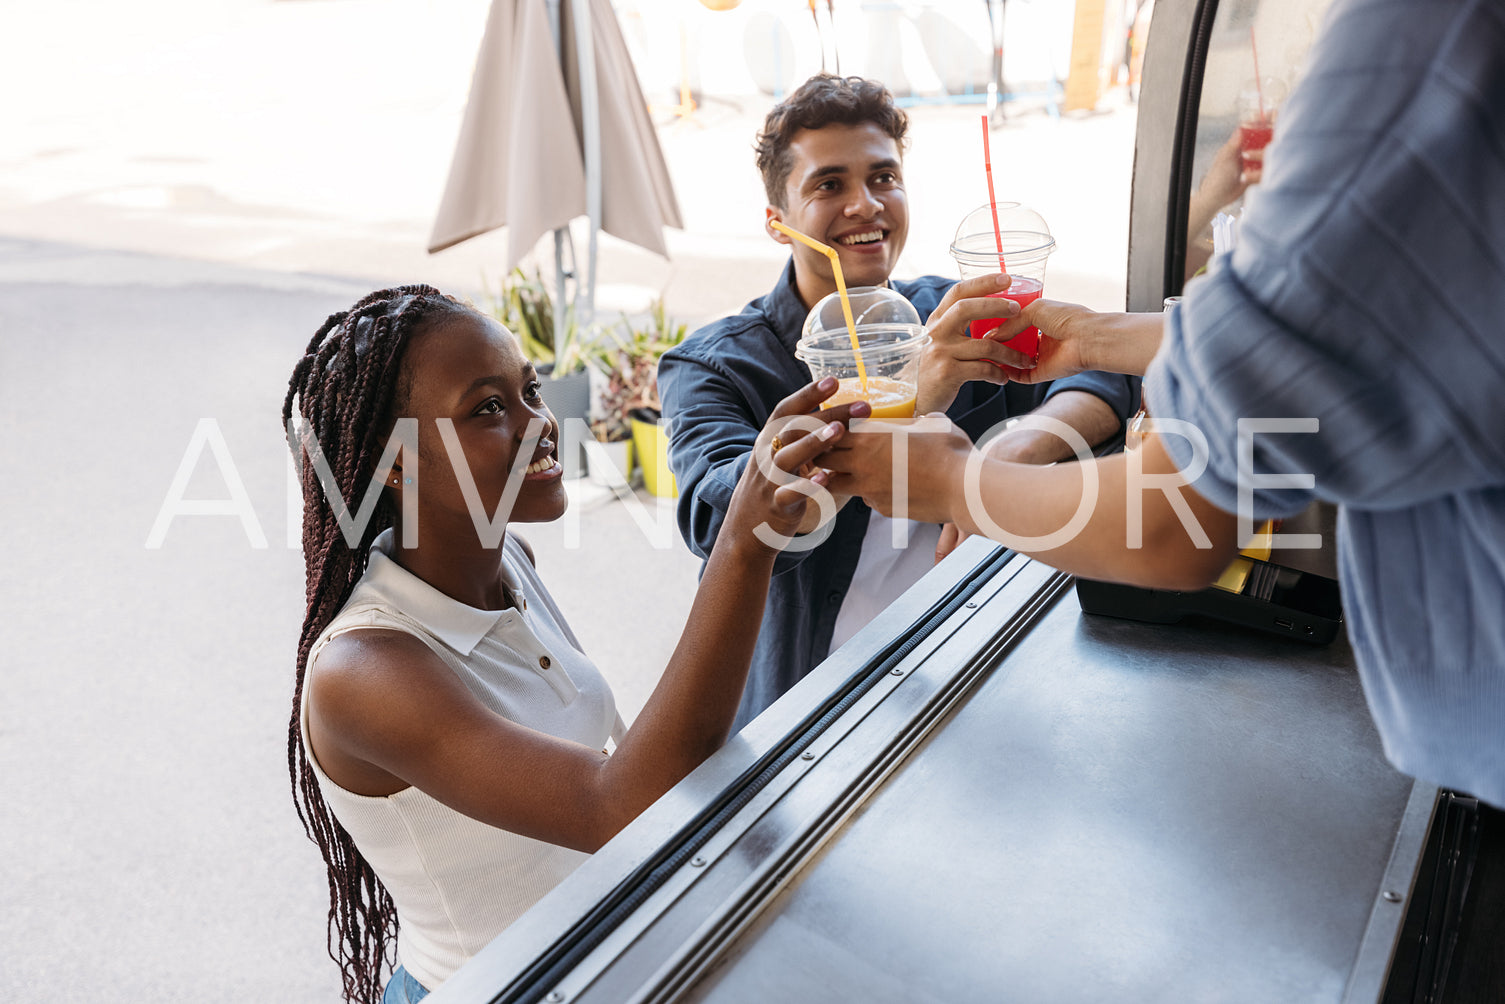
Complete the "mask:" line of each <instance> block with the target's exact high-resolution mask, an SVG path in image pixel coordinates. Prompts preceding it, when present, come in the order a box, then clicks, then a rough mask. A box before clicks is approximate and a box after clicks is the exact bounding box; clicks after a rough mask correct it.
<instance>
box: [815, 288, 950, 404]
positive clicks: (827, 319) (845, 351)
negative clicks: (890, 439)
mask: <svg viewBox="0 0 1505 1004" xmlns="http://www.w3.org/2000/svg"><path fill="white" fill-rule="evenodd" d="M847 298H848V303H849V305H850V307H851V312H852V321H853V330H850V331H849V330H848V328H847V325H846V318H845V314H844V313H843V311H842V308H841V301H840V295H839V294H838V293H832V294H831V295H829V296H827V297H825V298H824V299H822V300H821V301H820V302H818V303H817V304H816V305H815V306H814V307H812V308H811V309H810V313H809V315H807V316H806V318H805V327H804V331H803V332H802V333H801V335H800V340H799V343H798V344H797V345H796V346H795V349H794V355H795V357H796V358H797V359H800V360H802V361H803V362H804V363H805V365H807V366H809V367H810V376H811V377H812V378H813V379H815V380H822V379H824V378H826V377H828V376H832V377H835V378H836V379H837V381H838V382H839V385H838V387H837V389H836V393H835V394H833V395H832V396H831V397H829V398H827V399H826V401H825V402H824V405H823V407H827V408H830V407H834V406H835V405H838V404H850V403H852V402H853V401H866V402H868V403H869V404H870V405H872V406H873V413H872V417H873V418H912V417H914V409H915V392H916V387H917V378H918V374H919V365H920V353H921V352H922V351H923V350H924V348H925V346H926V345H927V344H929V342H930V336H929V335H928V334H926V333H925V326H924V325H923V324H921V323H920V315H919V313H918V312H917V311H916V310H915V308H914V305H913V304H911V303H910V302H909V301H908V300H906V299H904V297H902V296H900V295H899V294H898V293H896V292H894V291H893V290H891V289H887V288H885V287H882V286H856V287H854V288H852V289H848V290H847ZM854 340H855V342H856V344H855V346H854V344H853V342H854Z"/></svg>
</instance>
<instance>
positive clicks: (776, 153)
mask: <svg viewBox="0 0 1505 1004" xmlns="http://www.w3.org/2000/svg"><path fill="white" fill-rule="evenodd" d="M864 122H871V123H873V124H874V125H876V126H877V127H878V128H879V129H882V130H883V131H884V132H886V133H888V135H890V136H892V137H893V140H894V143H895V144H897V145H898V147H899V149H900V151H902V150H903V149H904V134H905V133H906V132H907V131H908V129H909V116H907V115H905V114H904V112H903V111H902V110H900V109H899V108H897V107H896V106H895V105H894V96H893V95H892V94H890V93H888V88H887V87H884V86H883V85H882V84H880V83H878V82H877V81H876V80H866V79H864V78H862V77H838V76H836V75H834V74H830V73H819V74H816V75H815V76H813V77H811V78H810V79H809V80H807V81H805V82H804V83H803V84H801V85H800V87H799V90H797V91H795V92H794V93H793V94H791V95H789V97H787V98H785V99H784V100H783V101H781V102H779V103H778V104H777V105H775V106H774V108H773V110H772V111H771V112H769V113H768V117H767V118H766V119H764V120H763V131H762V132H761V133H759V134H758V142H757V144H756V146H755V149H756V150H757V153H758V171H759V172H760V173H761V174H762V175H763V189H764V191H766V192H767V193H768V204H769V205H771V206H777V207H779V208H780V209H785V208H788V207H787V206H786V205H785V203H786V202H787V201H788V196H787V193H786V192H785V185H786V184H787V183H788V181H789V172H790V170H791V169H792V168H793V167H794V157H793V155H791V154H790V152H789V144H790V143H791V142H792V141H793V140H794V136H795V133H797V132H799V131H800V130H801V129H822V128H824V127H826V126H828V125H861V124H862V123H864Z"/></svg>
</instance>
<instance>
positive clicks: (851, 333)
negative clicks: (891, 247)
mask: <svg viewBox="0 0 1505 1004" xmlns="http://www.w3.org/2000/svg"><path fill="white" fill-rule="evenodd" d="M768 223H769V226H771V227H773V228H774V229H775V230H777V231H778V232H779V233H781V234H785V235H787V236H789V237H793V238H794V239H795V240H797V241H799V242H800V243H802V244H805V245H808V246H809V247H812V248H814V249H815V250H817V251H819V252H820V253H821V254H823V255H825V256H826V257H827V258H829V259H831V271H832V272H833V273H834V274H835V276H836V292H837V294H838V295H839V296H840V297H841V315H842V317H844V318H845V319H846V322H847V336H848V337H849V338H851V339H852V355H853V356H854V357H855V358H856V360H857V382H858V383H859V384H860V385H861V387H862V396H863V397H867V368H866V367H865V366H863V365H862V347H861V346H860V345H859V344H858V343H857V324H856V322H854V321H853V320H852V302H851V301H850V300H848V299H847V281H846V280H845V279H843V278H842V277H841V259H840V258H838V257H837V256H836V249H835V248H832V247H827V246H826V245H824V244H822V243H821V242H820V241H818V240H816V239H815V238H813V237H806V236H805V235H804V234H802V233H800V232H799V231H798V230H791V229H790V228H789V227H786V226H784V224H782V223H780V222H779V221H778V220H769V221H768Z"/></svg>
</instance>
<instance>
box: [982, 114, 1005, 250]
mask: <svg viewBox="0 0 1505 1004" xmlns="http://www.w3.org/2000/svg"><path fill="white" fill-rule="evenodd" d="M982 166H983V169H984V170H985V171H987V172H988V208H989V209H991V210H992V211H993V239H994V240H995V241H997V242H998V271H1000V272H1007V271H1008V270H1009V267H1008V264H1007V263H1006V262H1005V261H1004V260H1003V232H1002V231H1001V230H999V229H998V199H997V198H996V197H995V196H994V195H993V155H992V154H991V153H990V152H988V116H987V114H986V113H984V114H983V117H982Z"/></svg>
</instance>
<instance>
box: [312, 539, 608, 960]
mask: <svg viewBox="0 0 1505 1004" xmlns="http://www.w3.org/2000/svg"><path fill="white" fill-rule="evenodd" d="M394 540H395V538H394V536H393V531H391V530H387V531H386V532H385V533H383V534H381V535H380V536H379V537H377V539H376V542H375V543H374V545H373V546H372V548H371V560H370V564H369V565H368V566H367V568H366V572H365V574H364V575H363V576H362V578H361V580H360V582H358V583H357V584H356V587H355V591H354V592H353V593H352V594H351V597H350V600H349V601H348V602H347V603H346V604H345V606H344V607H343V608H342V609H341V610H340V612H339V614H337V615H336V616H335V619H334V620H333V621H332V622H331V623H330V625H329V627H328V628H326V629H325V630H324V633H323V634H321V635H320V636H319V638H318V639H317V640H316V641H315V642H314V646H313V648H312V649H311V650H310V652H309V657H308V664H309V667H310V669H311V668H312V667H313V665H314V661H315V660H316V659H317V658H318V655H319V652H320V650H322V649H323V647H324V645H325V644H326V643H327V642H328V641H329V640H330V639H331V638H334V637H337V636H338V635H341V634H344V633H346V632H348V631H358V630H362V629H372V628H379V629H385V630H395V631H403V632H405V633H407V634H411V635H413V636H414V637H416V638H418V639H419V640H420V641H422V642H423V643H424V644H426V645H427V646H428V647H429V648H430V649H431V650H432V651H433V652H434V653H435V654H436V655H438V656H439V658H440V659H442V660H443V661H444V663H445V664H446V665H447V666H449V667H450V669H452V670H453V671H454V672H455V675H457V676H458V677H459V678H460V679H461V680H462V681H464V683H465V685H466V686H467V687H468V688H469V689H470V691H471V693H473V694H474V695H475V696H476V697H477V698H478V699H479V700H480V701H481V702H482V703H483V704H485V705H486V706H487V707H488V708H490V709H491V710H493V711H495V712H496V713H497V714H499V715H502V716H503V717H505V718H508V719H510V720H511V721H514V722H517V723H518V724H520V725H526V726H527V727H529V728H532V729H537V730H538V731H540V732H545V733H548V734H549V735H553V736H558V737H560V738H562V739H569V740H572V741H574V742H578V743H582V744H584V745H586V746H591V747H594V748H596V749H604V748H605V746H606V741H607V739H608V738H611V739H612V740H614V741H620V739H621V737H622V734H623V732H624V731H625V728H624V726H623V725H622V720H621V719H620V718H619V717H618V715H617V711H616V702H615V700H614V699H613V698H612V693H611V688H610V687H609V686H608V685H607V683H606V681H605V680H604V679H603V678H602V676H601V674H600V672H599V671H598V670H597V669H596V667H595V665H594V664H593V663H592V662H591V661H590V659H588V658H587V657H586V656H585V654H584V653H583V652H581V651H580V646H579V642H578V641H576V639H575V636H574V634H573V632H571V631H570V629H569V625H567V624H566V623H565V621H564V617H563V616H562V615H561V614H560V612H559V609H558V607H556V606H555V605H554V601H553V599H552V597H550V596H549V594H548V591H547V590H545V589H544V586H543V582H542V580H540V579H539V577H538V573H537V572H536V571H535V570H534V568H533V565H532V563H531V562H530V561H529V560H528V558H527V555H526V554H525V553H524V552H523V550H522V548H521V546H520V545H519V544H518V543H517V540H516V539H515V538H514V537H513V536H512V535H511V534H508V535H507V537H506V540H505V543H504V544H503V550H502V553H503V559H504V562H503V563H504V572H503V581H504V582H505V583H506V585H507V588H508V589H509V590H510V591H511V593H512V595H513V598H514V600H515V602H516V604H517V605H516V607H513V608H509V609H507V610H479V609H477V608H475V607H470V606H467V605H465V604H464V603H461V602H459V601H458V600H455V599H452V598H450V597H449V596H446V595H445V594H444V593H441V592H440V591H439V590H437V589H435V588H434V587H433V586H431V585H429V584H428V583H427V582H425V581H423V580H422V579H420V578H418V577H417V576H416V575H413V574H412V573H411V572H409V571H408V570H407V569H405V568H403V567H402V566H401V565H399V564H398V563H397V562H396V561H394V560H393V559H392V558H391V557H390V553H391V551H392V550H393V542H394ZM309 689H310V688H308V687H306V686H305V688H304V691H303V695H304V696H303V707H302V709H301V722H302V725H301V727H302V730H303V743H304V748H305V749H307V750H309V762H310V763H311V764H312V766H313V770H314V775H315V777H316V778H317V780H318V783H319V789H320V791H321V792H322V793H323V795H324V801H325V802H326V803H327V804H328V806H329V809H330V811H331V812H332V813H333V814H334V817H335V818H336V819H337V820H339V822H340V825H341V826H343V827H344V828H345V830H346V831H347V832H348V833H349V834H350V836H351V838H352V839H353V840H354V841H355V845H356V847H358V848H359V849H360V852H361V854H362V855H364V856H365V858H366V860H367V861H369V862H370V863H371V867H372V868H373V869H374V870H375V872H376V874H377V876H378V877H379V878H380V879H381V881H382V885H384V886H385V887H386V888H387V891H388V892H389V893H391V895H392V900H393V903H394V904H395V905H396V908H397V917H398V923H399V929H398V936H397V955H398V960H399V961H400V962H401V964H402V965H403V966H404V967H405V968H406V969H407V970H408V972H410V973H412V974H413V977H414V978H415V979H417V980H418V982H419V983H422V984H423V985H424V986H425V987H426V988H428V989H429V990H433V989H434V988H436V987H438V986H439V985H440V984H441V983H443V982H444V981H445V980H446V979H448V978H449V977H450V976H451V975H452V974H453V973H454V972H455V970H457V969H458V968H460V966H461V965H462V964H463V963H464V962H465V961H466V960H467V959H469V958H470V957H471V956H472V955H474V954H475V953H476V952H477V951H479V950H480V949H481V948H482V947H483V946H485V944H486V943H487V942H488V941H490V940H491V939H492V938H494V937H495V936H496V935H497V934H498V933H499V932H501V931H502V929H504V928H505V927H507V926H508V925H509V924H511V923H512V922H513V921H514V920H516V919H517V918H518V917H519V916H521V915H522V914H523V912H524V911H526V910H527V909H528V907H530V906H532V905H533V904H534V903H535V902H537V901H538V900H539V899H540V898H541V897H542V896H543V895H544V894H545V893H547V892H548V891H549V890H550V889H552V888H553V887H554V886H555V885H557V884H558V883H559V882H560V881H561V880H562V879H563V878H564V877H565V876H567V875H569V874H570V872H572V871H574V870H575V868H576V867H577V866H578V865H579V864H580V863H581V862H582V861H584V860H585V859H586V858H587V857H588V855H587V854H585V853H584V852H582V851H576V850H572V849H569V848H565V847H559V846H557V845H554V844H549V843H545V842H543V841H541V840H534V839H532V838H530V837H525V836H521V835H519V834H516V833H512V832H510V831H508V830H503V829H499V828H497V827H494V826H489V825H487V824H486V823H482V822H480V821H478V820H475V819H472V818H470V817H469V816H466V815H463V814H462V813H459V812H456V811H455V810H454V809H451V808H449V807H448V806H446V805H444V804H442V803H440V802H438V801H436V800H435V799H433V798H430V797H429V796H428V795H426V794H424V793H423V792H422V791H420V790H418V789H417V788H412V787H409V788H404V789H403V790H402V791H399V792H396V793H395V794H392V795H389V796H387V797H385V798H373V797H370V796H367V795H357V794H355V793H354V792H350V791H346V790H345V789H344V788H341V787H340V786H339V785H337V784H335V783H334V782H333V781H331V780H330V779H329V778H328V777H327V776H326V775H325V773H324V771H323V770H322V769H321V768H320V767H319V764H318V762H317V761H316V760H315V759H314V756H313V752H312V749H313V748H312V746H311V744H310V743H309V741H308V693H309Z"/></svg>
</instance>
